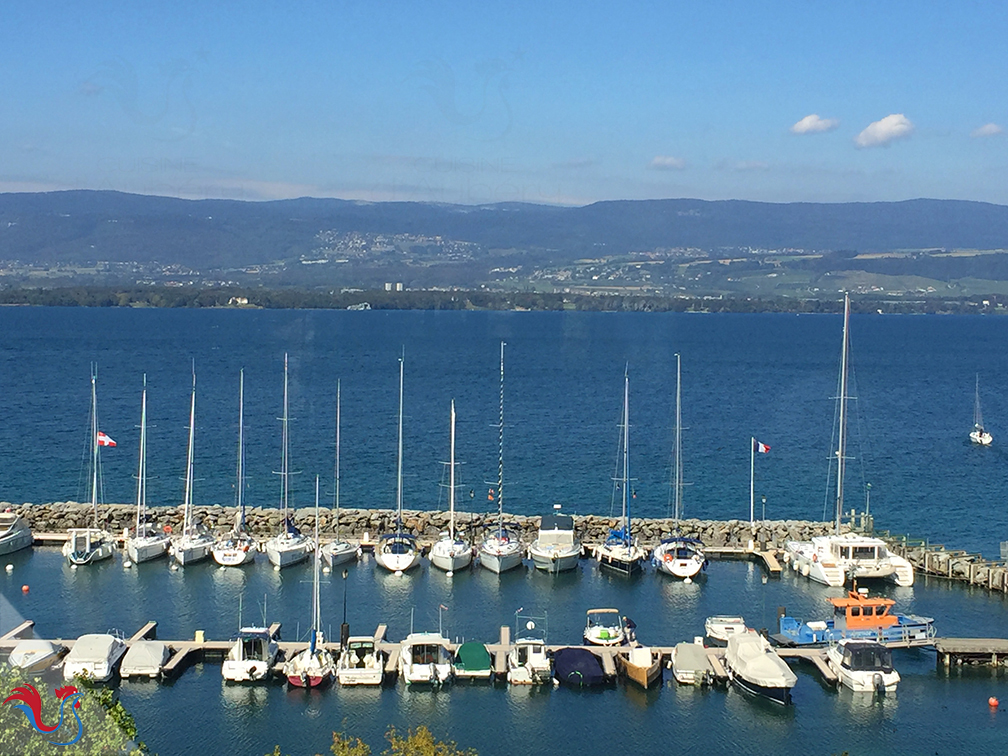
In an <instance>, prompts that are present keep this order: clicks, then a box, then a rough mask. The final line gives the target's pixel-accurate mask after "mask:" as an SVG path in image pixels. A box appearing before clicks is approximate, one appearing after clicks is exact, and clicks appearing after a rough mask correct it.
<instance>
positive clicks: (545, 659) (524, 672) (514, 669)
mask: <svg viewBox="0 0 1008 756" xmlns="http://www.w3.org/2000/svg"><path fill="white" fill-rule="evenodd" d="M519 612H521V609H519V610H518V612H515V639H514V643H513V645H512V646H511V650H510V651H509V652H508V655H507V681H508V682H509V683H511V684H512V685H534V684H536V683H544V682H546V681H548V680H549V679H550V677H552V675H553V660H552V659H551V658H550V655H549V650H548V649H547V648H546V630H547V625H546V616H545V615H543V616H542V617H529V616H525V617H523V616H522V615H521V614H519ZM523 619H524V620H525V624H524V626H522V625H521V620H523ZM537 620H538V622H539V623H540V624H541V626H542V627H541V628H540V627H539V626H538V625H536V621H537Z"/></svg>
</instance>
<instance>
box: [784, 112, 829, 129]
mask: <svg viewBox="0 0 1008 756" xmlns="http://www.w3.org/2000/svg"><path fill="white" fill-rule="evenodd" d="M839 125H840V121H838V120H837V119H836V118H820V117H819V116H818V115H817V114H815V113H813V114H812V115H807V116H805V117H804V118H802V119H801V120H800V121H798V123H796V124H795V125H794V126H792V127H791V133H792V134H819V133H821V132H823V131H833V129H835V128H836V127H837V126H839Z"/></svg>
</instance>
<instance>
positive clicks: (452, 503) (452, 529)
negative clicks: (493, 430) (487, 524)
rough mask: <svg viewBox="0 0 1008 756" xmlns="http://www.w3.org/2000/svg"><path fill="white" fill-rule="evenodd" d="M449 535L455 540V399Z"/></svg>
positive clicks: (452, 405)
mask: <svg viewBox="0 0 1008 756" xmlns="http://www.w3.org/2000/svg"><path fill="white" fill-rule="evenodd" d="M448 459H449V462H448V469H449V472H448V512H449V514H448V537H449V538H451V539H452V540H453V541H454V540H455V400H454V399H452V400H451V452H450V454H449V456H448Z"/></svg>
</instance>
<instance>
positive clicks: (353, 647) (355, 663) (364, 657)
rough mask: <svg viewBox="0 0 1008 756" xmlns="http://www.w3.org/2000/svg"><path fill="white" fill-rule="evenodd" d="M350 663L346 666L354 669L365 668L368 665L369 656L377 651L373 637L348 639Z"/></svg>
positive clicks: (347, 651) (346, 652)
mask: <svg viewBox="0 0 1008 756" xmlns="http://www.w3.org/2000/svg"><path fill="white" fill-rule="evenodd" d="M343 653H345V654H347V661H348V663H347V664H346V665H344V666H346V667H350V668H354V669H364V668H365V667H367V662H368V657H369V656H370V657H373V656H374V653H375V643H374V640H373V639H371V638H350V640H349V641H347V648H346V651H344V652H343Z"/></svg>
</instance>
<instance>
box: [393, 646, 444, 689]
mask: <svg viewBox="0 0 1008 756" xmlns="http://www.w3.org/2000/svg"><path fill="white" fill-rule="evenodd" d="M452 662H453V659H452V654H451V651H450V650H449V648H448V639H447V638H445V637H444V636H443V635H441V633H410V634H409V635H407V636H406V639H405V640H404V641H403V642H402V644H400V651H399V665H398V666H399V674H400V675H401V676H402V678H403V680H404V681H405V682H406V684H407V685H415V684H428V685H441V684H444V683H448V682H451V677H452Z"/></svg>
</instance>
